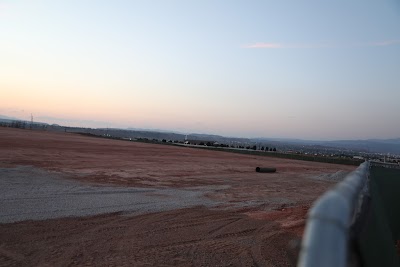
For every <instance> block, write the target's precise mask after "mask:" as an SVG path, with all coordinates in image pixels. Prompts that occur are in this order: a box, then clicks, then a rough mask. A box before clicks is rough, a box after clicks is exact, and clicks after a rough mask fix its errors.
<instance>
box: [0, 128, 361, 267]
mask: <svg viewBox="0 0 400 267" xmlns="http://www.w3.org/2000/svg"><path fill="white" fill-rule="evenodd" d="M257 166H263V167H276V168H277V172H276V173H256V172H255V167H257ZM354 169H355V167H354V166H343V165H333V164H325V163H315V162H307V161H296V160H287V159H278V158H271V157H262V156H253V155H241V154H234V153H228V152H218V151H208V150H200V149H194V148H186V147H175V146H166V145H155V144H145V143H137V142H129V141H118V140H110V139H102V138H91V137H86V136H81V135H77V134H68V133H52V132H41V131H30V130H19V129H10V128H2V127H0V182H1V185H2V188H7V190H6V191H4V192H3V191H2V192H1V197H2V203H7V205H8V206H7V205H3V208H0V217H1V218H6V217H7V216H8V217H7V218H8V219H3V221H2V223H0V266H32V265H33V266H37V265H40V266H44V265H48V266H69V265H96V266H113V265H114V266H293V265H295V262H296V257H297V252H296V246H295V244H297V242H298V240H299V239H300V238H301V235H302V232H303V229H304V219H305V216H306V213H307V210H308V208H309V206H310V204H311V203H312V201H314V200H315V199H316V198H317V197H318V196H320V195H321V194H322V193H323V192H324V191H326V190H327V189H328V188H330V187H331V186H333V185H334V184H335V183H336V181H337V180H340V177H343V176H344V175H345V174H346V173H348V172H349V171H352V170H354ZM339 176H340V177H339ZM21 179H22V180H21ZM30 189H31V190H30ZM5 192H7V193H5ZM35 192H36V193H37V194H36V193H35ZM49 199H50V200H49ZM49 203H50V204H51V205H50V204H49ZM110 203H111V204H110ZM6 206H7V208H6ZM110 207H112V208H110ZM11 215H12V216H13V217H12V216H11ZM10 216H11V217H10Z"/></svg>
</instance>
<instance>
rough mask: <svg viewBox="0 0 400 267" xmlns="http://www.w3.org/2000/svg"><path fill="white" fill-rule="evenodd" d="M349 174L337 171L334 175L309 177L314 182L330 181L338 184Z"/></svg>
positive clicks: (325, 174)
mask: <svg viewBox="0 0 400 267" xmlns="http://www.w3.org/2000/svg"><path fill="white" fill-rule="evenodd" d="M349 173H350V172H346V171H337V172H335V173H324V174H320V175H317V176H313V177H311V178H312V179H315V180H324V181H332V182H340V181H342V180H343V179H344V178H345V177H346V176H347V175H348V174H349Z"/></svg>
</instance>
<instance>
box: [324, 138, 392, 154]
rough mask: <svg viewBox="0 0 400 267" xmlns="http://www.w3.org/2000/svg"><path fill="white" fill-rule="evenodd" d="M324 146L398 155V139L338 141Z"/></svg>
mask: <svg viewBox="0 0 400 267" xmlns="http://www.w3.org/2000/svg"><path fill="white" fill-rule="evenodd" d="M324 145H328V146H332V147H344V148H348V149H352V150H359V151H365V152H375V153H392V154H400V138H397V139H382V140H379V139H369V140H339V141H329V142H325V143H324Z"/></svg>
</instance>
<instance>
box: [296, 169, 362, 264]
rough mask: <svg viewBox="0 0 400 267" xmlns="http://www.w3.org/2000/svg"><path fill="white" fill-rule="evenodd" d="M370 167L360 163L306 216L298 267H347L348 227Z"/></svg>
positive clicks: (320, 199) (316, 203) (321, 198)
mask: <svg viewBox="0 0 400 267" xmlns="http://www.w3.org/2000/svg"><path fill="white" fill-rule="evenodd" d="M369 165H370V163H369V162H364V163H362V164H361V165H360V166H359V167H358V168H357V169H356V170H355V171H354V172H352V173H350V174H349V175H348V176H346V178H345V179H344V180H343V181H342V182H340V183H339V184H338V185H337V186H335V187H334V189H332V190H330V191H328V192H326V193H325V194H324V195H323V196H322V197H320V198H319V199H318V200H317V201H316V202H315V204H314V206H313V207H312V208H311V210H310V211H309V213H308V218H307V224H306V229H305V232H304V235H303V240H302V244H301V250H300V255H299V261H298V266H300V267H314V266H315V267H320V266H326V267H330V266H332V267H344V266H347V263H348V258H349V232H350V226H351V224H352V222H353V219H354V216H355V213H356V210H357V207H358V205H359V198H360V193H361V191H362V190H363V188H364V187H366V186H367V185H368V176H369Z"/></svg>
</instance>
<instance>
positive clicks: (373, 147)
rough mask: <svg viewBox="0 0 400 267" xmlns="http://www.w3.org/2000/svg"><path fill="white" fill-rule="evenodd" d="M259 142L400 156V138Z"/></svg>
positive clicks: (264, 140) (258, 139)
mask: <svg viewBox="0 0 400 267" xmlns="http://www.w3.org/2000/svg"><path fill="white" fill-rule="evenodd" d="M252 140H256V141H258V142H260V141H263V142H268V141H270V142H279V143H286V144H297V145H307V146H310V145H314V146H324V147H333V148H343V149H349V150H356V151H362V152H372V153H392V154H399V155H400V138H395V139H366V140H333V141H314V140H301V139H280V138H271V139H268V138H255V139H252Z"/></svg>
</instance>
